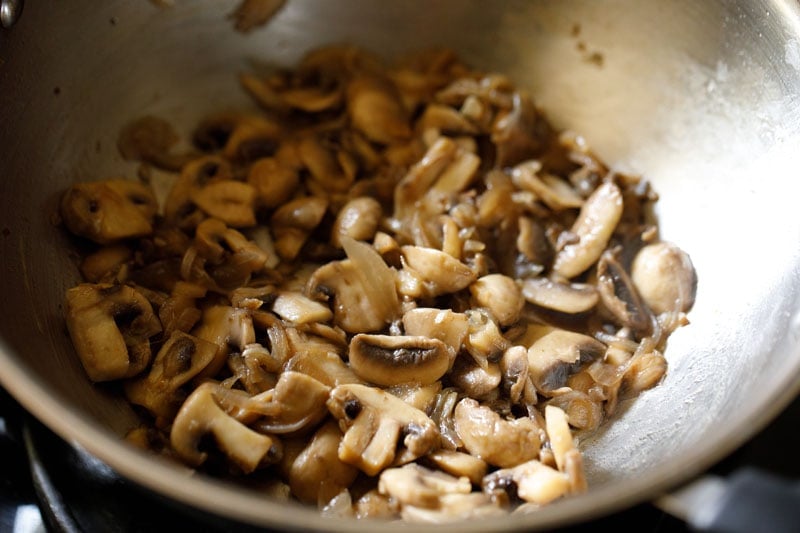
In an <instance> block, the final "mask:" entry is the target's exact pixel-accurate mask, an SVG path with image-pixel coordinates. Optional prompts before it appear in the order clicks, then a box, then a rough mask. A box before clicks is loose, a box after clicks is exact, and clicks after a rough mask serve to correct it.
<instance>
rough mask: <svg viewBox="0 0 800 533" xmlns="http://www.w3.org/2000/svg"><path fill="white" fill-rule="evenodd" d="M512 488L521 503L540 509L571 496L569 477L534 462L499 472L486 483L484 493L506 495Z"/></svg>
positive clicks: (485, 479)
mask: <svg viewBox="0 0 800 533" xmlns="http://www.w3.org/2000/svg"><path fill="white" fill-rule="evenodd" d="M509 487H515V488H516V496H517V497H519V498H520V499H522V500H524V501H526V502H529V503H533V504H537V505H546V504H548V503H550V502H553V501H555V500H557V499H559V498H562V497H564V496H566V495H568V494H569V493H570V481H569V478H568V477H567V476H566V475H564V474H563V473H561V472H559V471H558V470H556V469H555V468H551V467H549V466H547V465H545V464H543V463H541V462H539V461H537V460H535V459H533V460H531V461H527V462H525V463H522V464H520V465H518V466H514V467H513V468H504V469H501V470H496V471H494V472H492V473H491V474H489V475H487V476H486V477H485V478H484V479H483V490H484V492H486V493H488V494H493V493H504V492H506V491H507V489H508V488H509Z"/></svg>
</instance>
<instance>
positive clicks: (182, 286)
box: [158, 281, 208, 336]
mask: <svg viewBox="0 0 800 533" xmlns="http://www.w3.org/2000/svg"><path fill="white" fill-rule="evenodd" d="M207 292H208V291H207V289H206V288H205V287H202V286H200V285H196V284H194V283H188V282H185V281H179V282H177V283H176V284H175V286H174V287H173V289H172V293H171V294H170V296H169V298H167V299H166V301H165V302H164V303H163V304H162V305H161V307H159V309H158V318H159V319H160V320H161V325H162V326H163V327H164V334H165V335H167V336H169V335H171V334H172V332H173V331H183V332H188V331H190V330H191V329H192V328H193V327H194V325H195V324H196V323H197V321H198V320H200V318H201V317H202V316H203V312H202V311H201V310H200V309H199V308H198V307H197V300H198V299H200V298H203V297H204V296H205V295H206V293H207Z"/></svg>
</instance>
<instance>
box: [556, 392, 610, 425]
mask: <svg viewBox="0 0 800 533" xmlns="http://www.w3.org/2000/svg"><path fill="white" fill-rule="evenodd" d="M547 405H548V406H550V405H552V406H554V407H558V408H559V409H561V410H562V411H564V412H565V413H566V414H567V417H568V419H569V425H570V426H572V427H574V428H576V429H580V430H586V431H592V430H595V429H597V428H598V427H599V426H600V423H601V422H602V421H603V408H602V405H601V403H600V402H599V401H595V400H593V399H592V398H591V397H590V396H589V395H588V394H586V393H584V392H581V391H578V390H569V391H566V392H563V393H562V392H559V393H558V394H556V395H555V396H553V397H552V398H551V399H550V400H548V402H547Z"/></svg>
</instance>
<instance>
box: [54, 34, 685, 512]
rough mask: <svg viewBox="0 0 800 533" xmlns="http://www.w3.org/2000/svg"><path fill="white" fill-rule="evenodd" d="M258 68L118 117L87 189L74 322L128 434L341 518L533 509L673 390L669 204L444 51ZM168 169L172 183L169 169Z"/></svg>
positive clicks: (80, 202) (675, 272)
mask: <svg viewBox="0 0 800 533" xmlns="http://www.w3.org/2000/svg"><path fill="white" fill-rule="evenodd" d="M387 63H388V62H386V61H381V60H379V59H378V58H376V57H374V56H372V55H371V54H369V53H367V52H365V51H364V50H360V49H358V48H355V47H350V46H334V47H325V48H322V49H318V50H314V51H313V52H311V53H309V54H308V55H307V56H306V57H305V58H304V59H303V60H302V61H301V62H300V63H299V64H298V65H297V67H296V68H294V69H292V70H286V71H278V72H274V73H272V74H270V75H268V76H266V77H262V76H257V75H255V74H251V73H246V74H242V75H241V78H240V81H241V84H242V88H243V90H244V91H246V92H247V93H248V94H249V95H251V96H252V98H253V102H254V105H253V106H252V109H251V110H242V111H240V112H227V111H226V112H224V113H220V114H217V115H214V116H208V117H204V118H203V120H201V121H200V122H199V123H198V124H197V127H196V129H195V130H194V131H193V132H192V133H191V136H190V138H189V139H183V141H185V142H184V145H185V146H190V148H180V146H181V143H180V142H179V141H180V140H181V139H179V138H178V137H177V136H176V135H175V134H174V133H171V130H170V126H169V124H168V123H167V122H166V121H164V120H163V119H159V118H155V117H143V118H139V119H136V120H134V121H132V122H131V124H130V125H129V126H128V127H126V128H125V129H124V131H123V132H122V133H121V138H120V142H119V145H120V149H121V150H122V151H123V155H124V156H125V157H126V158H128V159H134V160H138V161H140V163H139V165H140V166H139V171H138V175H139V179H132V178H128V179H126V178H124V177H119V176H113V177H109V178H107V179H106V180H104V181H100V180H98V181H91V182H84V183H78V184H75V185H74V186H72V187H71V188H70V189H69V190H68V191H66V192H65V194H64V195H63V200H62V203H61V218H62V220H63V224H64V226H65V228H66V229H67V230H68V231H69V232H70V233H72V234H74V235H75V237H74V238H75V240H76V243H80V247H79V248H80V249H81V250H89V251H88V252H87V253H85V254H84V255H82V256H81V262H80V265H79V270H80V273H81V275H82V277H83V279H82V281H81V283H79V284H78V285H77V286H75V287H73V288H71V289H69V290H68V291H67V294H66V301H67V305H66V315H67V316H66V323H67V326H68V330H69V333H70V335H71V338H72V341H73V344H74V347H75V350H76V352H77V355H78V356H79V357H80V361H81V363H82V364H83V366H84V367H85V369H86V372H87V375H88V377H89V378H90V379H91V380H93V381H94V382H96V383H99V382H110V383H112V385H105V386H112V387H117V386H118V390H119V391H120V393H121V394H124V395H125V397H126V398H127V399H128V400H129V401H130V403H131V404H132V405H133V406H134V408H135V409H136V410H137V411H139V412H141V415H142V421H143V422H142V426H141V427H140V428H137V429H135V430H134V431H132V432H131V433H130V434H129V436H128V439H129V440H130V442H131V443H134V444H135V445H138V446H142V447H145V448H147V449H149V450H152V451H153V452H154V453H160V454H164V455H166V456H169V457H172V458H174V459H175V460H178V461H181V462H182V463H184V464H187V465H190V466H192V467H195V468H197V469H198V470H201V471H203V472H205V473H208V474H209V475H212V476H219V477H224V478H226V479H237V480H239V481H241V482H242V483H244V484H247V485H248V486H250V487H253V488H254V490H260V491H263V492H264V494H266V495H269V496H271V497H273V498H277V499H285V500H290V499H291V500H295V501H299V502H303V503H305V504H309V505H311V506H316V507H317V508H318V509H319V511H320V512H321V513H324V514H326V515H335V516H345V517H354V518H379V519H387V520H406V521H422V522H434V523H435V522H443V521H451V520H463V519H468V518H473V517H480V516H487V515H501V514H504V513H510V512H532V511H535V510H536V509H539V508H541V507H542V506H544V505H547V504H549V503H551V502H553V501H556V500H559V499H561V498H565V497H569V496H570V495H574V494H578V493H581V492H583V491H585V490H587V481H586V477H585V474H584V470H583V463H582V452H581V448H580V446H581V442H583V441H584V440H585V437H586V436H587V435H591V434H592V432H594V431H596V430H597V428H598V427H600V426H601V424H603V423H604V422H606V423H611V422H613V415H614V413H615V410H616V409H617V407H618V405H619V402H620V401H621V400H623V399H633V398H634V397H636V396H637V395H638V394H639V393H641V392H642V391H645V390H647V389H650V388H651V387H653V386H655V385H657V384H659V383H660V381H661V380H662V379H663V378H664V376H665V373H666V371H667V366H668V365H667V359H666V358H665V356H664V351H665V347H666V343H667V339H668V337H669V336H670V334H671V333H672V332H674V331H675V330H676V329H677V328H679V327H681V326H683V325H685V324H687V323H688V320H687V313H688V312H689V311H690V309H691V308H692V306H693V303H694V297H695V290H696V285H697V278H696V274H695V270H694V267H693V265H692V262H691V260H690V258H689V256H688V255H687V254H686V253H685V252H684V251H682V250H681V249H680V248H679V247H677V246H675V245H674V244H672V243H670V242H666V241H662V240H661V238H660V235H659V231H658V225H657V221H656V219H655V218H654V217H653V209H652V207H653V204H654V203H655V202H656V201H657V195H656V193H655V191H654V190H653V189H652V188H651V186H650V185H649V184H648V182H647V181H645V180H643V179H642V178H641V177H638V176H631V175H626V174H623V173H619V172H615V171H614V170H612V169H610V168H609V166H607V165H606V164H605V163H604V162H603V161H601V160H600V159H599V158H598V157H597V156H596V155H595V154H594V153H593V152H592V151H591V150H590V149H589V148H588V147H587V143H586V142H585V140H584V139H582V138H581V137H580V136H578V135H576V134H574V133H571V132H567V131H556V130H555V129H554V128H553V127H552V126H551V124H550V123H549V122H548V120H547V119H546V117H545V115H544V114H543V112H542V111H541V110H540V109H538V108H537V107H536V106H535V105H534V102H533V101H532V99H531V97H530V96H529V95H528V94H526V93H525V91H523V90H521V89H520V88H518V87H516V86H515V85H514V83H512V81H511V80H510V79H509V78H507V77H505V76H503V75H502V74H486V73H483V72H476V71H475V70H472V69H470V68H469V67H467V66H466V65H465V64H464V63H462V62H461V61H460V60H459V59H458V58H457V57H456V55H455V54H453V53H452V52H451V51H449V50H446V49H445V50H431V51H425V52H423V53H418V54H415V55H413V56H412V57H406V58H403V59H400V60H397V61H396V62H394V63H393V64H391V65H388V64H387ZM156 170H157V171H158V172H164V173H167V175H168V180H169V181H168V183H169V187H168V190H166V191H162V193H161V194H158V191H156V190H155V189H156V188H155V187H154V186H153V185H152V183H151V182H149V181H148V180H147V179H145V178H147V177H148V176H151V175H152V173H153V172H154V171H156Z"/></svg>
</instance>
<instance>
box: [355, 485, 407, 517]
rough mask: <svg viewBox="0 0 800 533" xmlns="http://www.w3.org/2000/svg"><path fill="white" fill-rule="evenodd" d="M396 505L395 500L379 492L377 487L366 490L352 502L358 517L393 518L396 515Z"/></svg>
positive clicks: (397, 510) (397, 505)
mask: <svg viewBox="0 0 800 533" xmlns="http://www.w3.org/2000/svg"><path fill="white" fill-rule="evenodd" d="M398 507H399V504H398V503H397V501H396V500H393V499H391V498H389V497H388V496H386V495H384V494H381V493H380V492H378V489H377V488H375V489H372V490H368V491H367V492H365V493H364V494H363V495H362V496H361V497H360V498H358V499H357V500H356V501H355V503H353V511H354V512H355V516H356V518H358V519H364V518H373V519H374V518H378V519H394V518H397V516H398V512H399V508H398Z"/></svg>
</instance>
